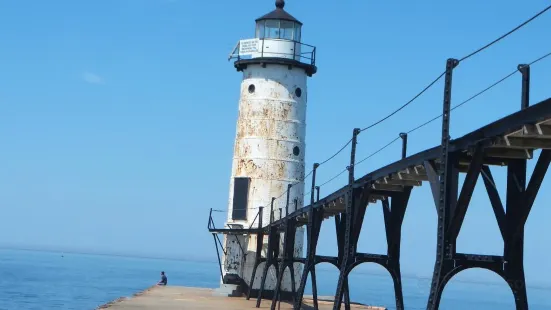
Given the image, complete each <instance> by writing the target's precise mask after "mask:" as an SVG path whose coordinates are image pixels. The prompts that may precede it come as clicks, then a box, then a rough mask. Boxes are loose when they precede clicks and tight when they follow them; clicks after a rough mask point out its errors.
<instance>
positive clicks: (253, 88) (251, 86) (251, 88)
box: [249, 84, 255, 94]
mask: <svg viewBox="0 0 551 310" xmlns="http://www.w3.org/2000/svg"><path fill="white" fill-rule="evenodd" d="M254 90H255V87H254V84H251V85H249V94H252V93H254Z"/></svg>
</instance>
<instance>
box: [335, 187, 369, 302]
mask: <svg viewBox="0 0 551 310" xmlns="http://www.w3.org/2000/svg"><path fill="white" fill-rule="evenodd" d="M370 195H371V185H368V186H366V187H365V188H363V189H362V188H357V189H352V187H351V189H350V191H349V192H348V194H347V198H346V199H347V201H346V203H347V207H346V208H347V209H346V214H343V215H341V217H342V216H345V217H344V221H345V222H344V223H342V221H343V219H342V218H341V223H340V225H339V227H338V228H337V229H338V232H337V233H338V234H340V235H338V236H337V240H338V241H340V242H341V244H339V263H340V274H339V281H338V283H337V292H336V294H335V301H334V304H333V310H340V308H341V304H342V299H343V296H344V304H345V309H347V310H348V309H350V295H349V294H350V290H349V285H348V274H349V273H350V271H351V267H352V265H353V263H354V261H355V259H356V253H357V250H358V239H359V238H360V231H361V229H362V224H363V219H364V215H365V211H366V209H367V204H368V203H369V197H370ZM343 225H344V227H343ZM343 228H344V229H343ZM343 230H344V231H343ZM343 239H344V242H342V241H343ZM341 245H342V250H341Z"/></svg>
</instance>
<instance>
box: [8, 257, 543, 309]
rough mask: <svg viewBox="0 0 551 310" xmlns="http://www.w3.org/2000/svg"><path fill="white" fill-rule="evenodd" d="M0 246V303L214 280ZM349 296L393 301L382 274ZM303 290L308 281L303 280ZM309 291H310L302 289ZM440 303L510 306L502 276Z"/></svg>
mask: <svg viewBox="0 0 551 310" xmlns="http://www.w3.org/2000/svg"><path fill="white" fill-rule="evenodd" d="M63 255H64V257H62V256H61V253H48V252H31V251H14V250H0V309H2V310H4V309H5V310H30V309H79V310H82V309H94V308H95V307H97V306H98V305H101V304H103V303H106V302H108V301H111V300H113V299H116V298H118V297H121V296H131V295H132V294H133V293H135V292H137V291H140V290H143V289H145V288H146V287H148V286H150V285H152V284H154V283H155V282H156V281H157V280H158V278H159V272H160V270H164V271H166V272H167V275H168V279H169V284H172V285H185V286H198V287H217V286H218V266H217V265H216V264H215V263H210V262H209V263H200V262H187V261H174V260H157V259H140V258H127V257H112V256H96V255H83V254H70V253H65V254H63ZM317 275H318V279H319V280H318V282H319V284H318V288H319V291H320V294H321V295H332V294H334V290H335V285H336V278H337V271H336V270H332V269H331V268H330V267H328V266H321V265H320V268H319V269H318V272H317ZM403 281H404V300H405V303H406V309H424V307H425V303H426V296H427V293H428V285H429V281H427V280H422V279H421V280H420V279H415V278H404V279H403ZM350 286H351V297H352V299H353V300H355V301H359V302H363V303H368V304H373V305H384V306H387V307H389V309H393V305H394V292H393V290H392V282H391V280H390V277H389V276H386V275H373V274H363V273H361V271H359V272H354V273H353V274H351V279H350ZM308 290H309V288H308ZM307 293H310V292H307ZM528 294H529V298H530V309H535V310H543V309H549V310H551V301H550V299H551V298H549V297H547V296H551V290H550V289H541V288H530V289H529V290H528ZM441 309H445V310H448V309H450V310H455V309H457V310H459V309H469V310H474V309H490V310H491V309H499V310H507V309H514V304H513V297H512V294H511V293H510V292H509V290H508V288H507V287H506V285H505V284H497V285H491V284H490V285H489V284H480V283H464V282H459V281H455V282H454V281H453V280H452V283H451V284H450V286H448V287H447V288H446V291H445V292H444V297H443V300H442V306H441Z"/></svg>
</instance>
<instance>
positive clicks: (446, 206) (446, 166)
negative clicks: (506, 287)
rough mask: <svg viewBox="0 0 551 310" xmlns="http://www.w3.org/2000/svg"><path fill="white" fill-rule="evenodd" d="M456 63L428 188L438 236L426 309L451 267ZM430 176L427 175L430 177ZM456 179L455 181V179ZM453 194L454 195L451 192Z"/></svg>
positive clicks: (433, 308) (449, 67) (449, 65)
mask: <svg viewBox="0 0 551 310" xmlns="http://www.w3.org/2000/svg"><path fill="white" fill-rule="evenodd" d="M458 64H459V61H458V60H456V59H451V58H450V59H448V60H447V62H446V73H445V81H444V102H443V112H442V136H441V137H442V141H441V153H440V169H438V180H437V181H438V183H436V182H434V181H435V180H431V188H432V192H433V195H434V197H433V198H434V200H435V202H436V207H437V210H436V211H437V214H438V230H437V232H438V236H437V243H438V244H437V247H436V262H435V264H434V272H433V276H432V283H431V289H430V295H429V300H428V304H427V309H428V310H438V306H439V304H440V297H441V295H442V291H443V289H444V285H445V275H446V274H447V273H449V272H451V270H452V269H453V261H452V260H451V257H450V256H451V255H452V253H453V251H454V249H452V248H450V245H451V244H450V237H449V234H448V232H447V228H448V223H449V222H450V212H451V211H452V210H453V208H454V207H455V202H456V200H457V181H455V180H456V176H457V170H456V169H455V167H454V164H455V163H454V162H453V159H452V158H450V157H451V155H452V153H450V152H449V150H448V147H449V142H450V132H449V130H450V112H451V92H452V74H453V69H454V68H455V67H456V66H457V65H458ZM429 178H430V177H429ZM454 179H455V180H454ZM453 187H455V188H453ZM454 194H455V195H454Z"/></svg>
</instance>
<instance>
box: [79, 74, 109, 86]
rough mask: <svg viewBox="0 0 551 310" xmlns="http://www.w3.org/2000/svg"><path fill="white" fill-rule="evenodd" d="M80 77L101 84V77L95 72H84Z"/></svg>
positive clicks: (88, 81)
mask: <svg viewBox="0 0 551 310" xmlns="http://www.w3.org/2000/svg"><path fill="white" fill-rule="evenodd" d="M82 79H83V80H84V81H85V82H87V83H90V84H103V83H104V81H103V78H102V77H101V76H99V75H97V74H95V73H91V72H84V73H83V74H82Z"/></svg>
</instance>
